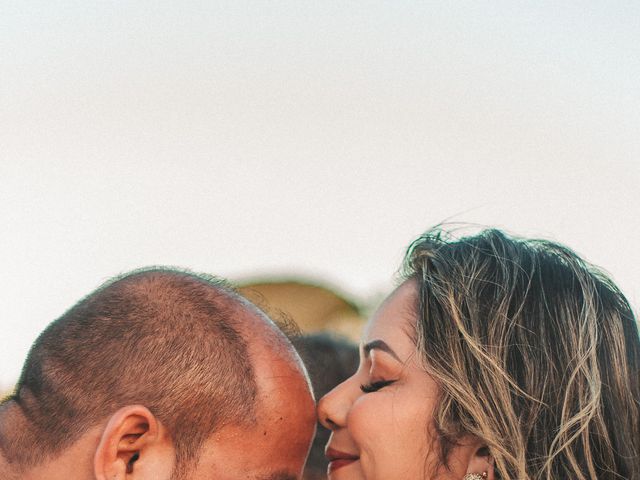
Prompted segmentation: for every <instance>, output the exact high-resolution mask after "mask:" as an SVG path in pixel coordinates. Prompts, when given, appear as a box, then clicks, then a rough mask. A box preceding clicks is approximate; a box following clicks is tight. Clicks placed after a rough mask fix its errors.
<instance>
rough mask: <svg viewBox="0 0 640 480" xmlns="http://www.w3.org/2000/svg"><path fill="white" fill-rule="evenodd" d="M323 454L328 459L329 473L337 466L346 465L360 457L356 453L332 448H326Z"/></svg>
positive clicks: (337, 467)
mask: <svg viewBox="0 0 640 480" xmlns="http://www.w3.org/2000/svg"><path fill="white" fill-rule="evenodd" d="M325 456H326V457H327V458H328V459H329V469H328V470H329V473H332V472H335V471H336V470H337V469H339V468H342V467H346V466H347V465H350V464H352V463H353V462H355V461H356V460H358V459H359V458H360V457H358V456H357V455H352V454H350V453H345V452H341V451H339V450H334V449H333V448H327V451H326V452H325Z"/></svg>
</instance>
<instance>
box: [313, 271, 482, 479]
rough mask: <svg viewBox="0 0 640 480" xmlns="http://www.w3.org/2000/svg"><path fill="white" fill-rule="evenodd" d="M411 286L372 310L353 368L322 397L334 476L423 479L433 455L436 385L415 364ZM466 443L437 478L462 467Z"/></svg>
mask: <svg viewBox="0 0 640 480" xmlns="http://www.w3.org/2000/svg"><path fill="white" fill-rule="evenodd" d="M416 294H417V292H416V285H415V283H414V282H413V281H407V282H405V283H404V284H402V285H401V286H400V287H399V288H398V289H397V290H396V291H395V292H394V293H393V294H391V296H389V297H388V298H387V299H386V300H385V302H384V303H383V304H382V306H381V307H380V308H379V310H378V311H377V312H376V313H375V314H374V315H373V317H372V318H371V320H370V322H369V324H368V325H367V328H366V330H365V334H364V340H363V344H362V346H361V348H360V366H359V368H358V371H357V372H356V373H355V374H354V375H353V376H352V377H351V378H349V379H347V380H346V381H345V382H343V383H341V384H340V385H338V386H337V387H336V388H334V389H333V390H332V391H331V392H329V393H328V394H327V395H325V396H324V397H323V398H322V399H321V400H320V402H319V405H318V416H319V417H320V421H321V422H322V424H323V425H324V426H325V427H327V428H329V429H330V430H331V431H332V433H331V438H330V440H329V444H328V445H327V457H328V458H329V460H330V464H329V478H330V479H332V480H359V479H367V480H389V479H394V478H395V479H398V478H403V479H404V478H406V479H424V478H429V477H431V476H432V475H433V474H434V473H435V472H434V468H435V465H436V462H437V460H438V455H437V454H436V452H435V451H434V448H435V447H436V443H435V434H434V433H433V427H432V423H433V422H432V418H433V417H432V415H433V410H434V407H435V405H436V402H437V400H438V386H437V385H436V383H435V382H434V380H433V379H432V378H431V377H430V376H429V375H428V374H427V373H425V371H424V370H423V369H422V368H421V367H420V364H419V360H418V352H417V349H416V345H415V343H414V341H413V340H412V332H413V325H414V324H415V321H416V318H415V316H416V313H415V306H414V305H415V300H416ZM472 450H473V449H472V448H471V447H456V448H455V449H454V452H453V453H452V455H451V457H450V458H449V464H448V465H449V469H448V470H447V469H446V468H444V467H441V468H439V469H438V472H437V473H438V475H437V477H438V478H457V479H460V478H462V477H463V476H464V474H465V473H466V470H467V463H466V461H468V457H469V455H471V453H472Z"/></svg>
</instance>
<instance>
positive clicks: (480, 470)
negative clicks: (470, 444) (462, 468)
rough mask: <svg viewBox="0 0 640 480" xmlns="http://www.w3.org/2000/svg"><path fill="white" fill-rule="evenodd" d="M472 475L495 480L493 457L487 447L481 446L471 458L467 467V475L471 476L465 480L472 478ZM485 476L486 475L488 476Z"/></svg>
mask: <svg viewBox="0 0 640 480" xmlns="http://www.w3.org/2000/svg"><path fill="white" fill-rule="evenodd" d="M471 474H476V475H479V476H480V478H486V479H487V480H494V479H495V472H494V468H493V457H492V456H491V452H490V451H489V448H488V447H487V446H486V445H480V446H478V447H477V448H475V450H474V452H473V454H472V455H471V457H470V458H469V464H468V465H467V475H469V477H465V478H472V477H471ZM484 474H486V476H485V475H484Z"/></svg>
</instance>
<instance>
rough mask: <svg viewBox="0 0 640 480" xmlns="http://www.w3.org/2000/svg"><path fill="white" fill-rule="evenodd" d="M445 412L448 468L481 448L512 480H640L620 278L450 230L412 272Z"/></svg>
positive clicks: (440, 425) (632, 333)
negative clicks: (455, 458) (458, 448)
mask: <svg viewBox="0 0 640 480" xmlns="http://www.w3.org/2000/svg"><path fill="white" fill-rule="evenodd" d="M404 278H405V279H414V280H415V281H416V282H417V285H418V289H419V294H418V299H417V313H418V322H417V332H416V338H417V345H418V349H419V352H420V353H421V354H422V357H423V359H424V363H425V367H426V368H427V371H428V373H429V374H430V375H432V376H433V378H434V379H436V381H437V382H438V383H439V385H440V388H441V399H440V401H439V405H438V406H437V408H436V411H435V413H434V423H435V425H434V426H435V428H436V431H437V432H438V433H439V436H438V443H439V446H440V447H441V449H440V451H441V461H442V462H445V463H446V460H447V453H448V452H449V451H450V449H451V447H452V446H454V445H455V444H456V442H458V441H459V440H461V439H462V438H463V437H464V436H465V435H468V434H472V435H475V436H477V437H478V438H480V439H481V440H482V441H483V442H486V445H487V446H488V448H489V451H490V453H491V455H492V456H493V458H494V461H495V468H496V476H497V477H498V478H504V479H507V478H508V479H519V480H527V479H545V480H551V479H559V478H572V479H598V480H609V479H611V480H613V479H616V480H619V479H640V339H639V334H638V325H637V322H636V319H635V318H634V314H633V312H632V310H631V308H630V306H629V303H628V302H627V300H626V299H625V297H624V296H623V294H622V293H621V292H620V290H619V289H618V288H617V287H616V286H615V284H614V283H613V282H612V280H611V279H610V278H608V277H607V276H606V275H605V274H604V273H603V272H602V271H600V270H598V269H597V268H596V267H594V266H592V265H590V264H589V263H587V262H585V261H584V260H582V259H581V258H580V257H579V256H578V255H576V254H575V253H574V252H573V251H571V250H570V249H568V248H566V247H564V246H562V245H559V244H557V243H553V242H550V241H545V240H525V239H518V238H513V237H510V236H507V235H505V234H504V233H502V232H500V231H498V230H486V231H483V232H482V233H480V234H478V235H475V236H469V237H466V238H461V239H455V238H452V237H451V236H450V235H449V234H447V233H446V232H445V231H444V230H442V229H439V228H436V229H434V230H431V231H428V232H427V233H425V234H424V235H423V236H421V237H420V238H418V239H417V240H416V241H415V242H414V243H413V244H412V245H411V246H410V248H409V250H408V252H407V255H406V258H405V271H404Z"/></svg>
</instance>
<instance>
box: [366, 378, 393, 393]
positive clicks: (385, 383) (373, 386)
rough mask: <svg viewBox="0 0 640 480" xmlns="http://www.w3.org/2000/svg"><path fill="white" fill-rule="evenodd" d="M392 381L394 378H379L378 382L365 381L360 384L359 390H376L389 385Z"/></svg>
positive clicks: (367, 391)
mask: <svg viewBox="0 0 640 480" xmlns="http://www.w3.org/2000/svg"><path fill="white" fill-rule="evenodd" d="M393 382H395V380H380V381H378V382H371V383H366V384H363V385H360V390H362V391H363V392H364V393H372V392H377V391H378V390H380V389H381V388H384V387H387V386H389V385H391V384H392V383H393Z"/></svg>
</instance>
